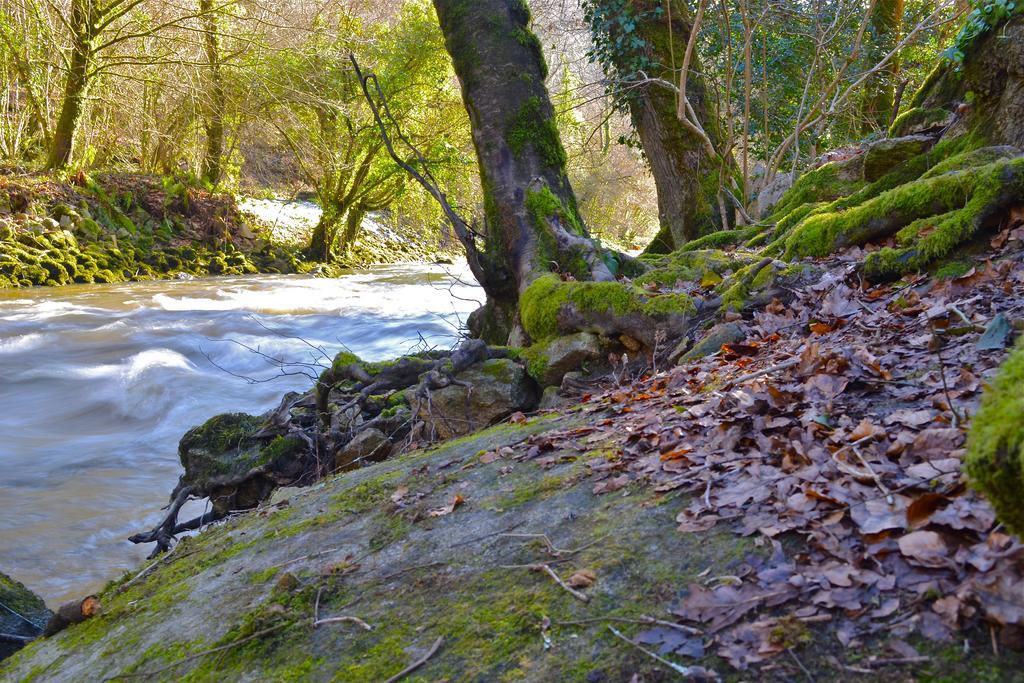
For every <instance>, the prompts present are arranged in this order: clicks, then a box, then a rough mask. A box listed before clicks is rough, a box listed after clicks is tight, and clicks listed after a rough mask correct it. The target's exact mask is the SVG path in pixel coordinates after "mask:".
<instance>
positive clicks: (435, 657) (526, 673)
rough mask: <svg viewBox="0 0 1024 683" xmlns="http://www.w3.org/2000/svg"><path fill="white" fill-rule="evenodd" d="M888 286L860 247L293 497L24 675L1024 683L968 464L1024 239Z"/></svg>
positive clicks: (1021, 310) (988, 517) (246, 521)
mask: <svg viewBox="0 0 1024 683" xmlns="http://www.w3.org/2000/svg"><path fill="white" fill-rule="evenodd" d="M987 248H988V250H989V252H990V253H989V256H990V258H989V259H988V260H981V261H979V262H977V263H976V264H974V265H973V266H971V267H966V268H960V269H957V272H956V273H955V274H954V273H951V274H950V276H948V277H938V276H923V275H922V276H915V277H911V278H908V279H906V280H903V281H901V282H900V283H897V284H887V285H880V286H873V285H870V284H867V283H865V282H864V281H862V280H861V279H860V277H859V276H858V274H857V268H856V266H857V263H858V262H859V259H860V258H861V255H860V254H859V253H858V251H859V250H858V249H853V250H848V251H847V252H846V253H845V254H844V255H842V256H838V257H833V258H830V259H827V260H818V261H816V265H818V266H819V267H820V272H821V276H820V278H818V279H817V280H816V282H814V283H813V284H810V285H808V286H806V287H803V288H800V289H798V290H794V291H793V292H792V294H793V298H792V300H791V301H789V302H788V303H786V304H785V305H783V304H782V303H781V302H778V301H775V302H771V303H769V304H768V305H767V306H765V307H764V308H763V309H762V310H757V311H754V312H753V313H752V315H751V316H749V317H748V318H747V319H746V320H745V325H746V330H747V338H746V339H745V340H744V341H742V342H740V343H733V344H726V345H724V346H722V348H721V349H720V350H719V351H718V352H717V353H715V354H713V355H711V356H709V357H706V358H704V359H701V360H698V361H693V362H684V363H682V364H680V365H678V366H674V367H669V368H657V367H654V368H652V367H647V368H642V369H635V370H634V369H633V368H636V367H637V365H636V364H632V365H629V366H626V367H622V366H620V367H619V369H618V370H617V371H616V372H613V373H612V374H611V375H609V376H606V377H603V378H602V379H601V380H600V381H597V382H595V383H594V384H593V385H592V386H591V388H590V389H588V390H586V391H584V392H576V393H572V392H569V393H566V392H563V396H562V397H561V402H560V404H559V405H558V406H556V407H554V408H552V409H549V410H547V411H543V412H541V413H539V414H536V415H533V416H525V415H522V414H516V415H513V416H512V417H511V418H509V419H508V420H507V421H505V422H504V423H502V424H499V425H497V426H494V427H491V428H489V429H487V430H484V431H482V432H477V433H474V434H471V435H469V436H466V437H463V438H461V439H458V440H454V441H449V442H446V443H442V444H440V445H439V446H436V447H434V448H431V449H427V450H422V451H415V452H412V453H409V454H406V455H402V456H398V457H395V458H392V459H389V460H386V461H384V462H382V463H378V464H375V465H372V466H369V467H365V468H362V469H359V470H356V471H353V472H349V473H346V474H340V475H337V476H334V477H331V478H328V479H325V480H323V481H321V482H319V483H317V484H315V485H314V486H311V487H308V488H305V489H282V490H279V491H278V492H277V493H276V494H275V496H274V497H273V498H272V499H271V501H269V503H268V504H266V505H264V506H263V507H261V508H260V509H259V510H258V511H256V512H254V513H248V514H242V515H236V516H233V517H231V518H230V519H229V520H228V521H226V522H224V523H220V524H217V525H215V526H214V527H212V528H211V529H209V530H207V531H205V532H204V533H202V534H200V535H198V536H194V537H190V538H186V539H184V540H183V541H182V542H181V543H180V544H178V545H177V546H176V547H175V549H174V550H173V551H172V552H171V553H169V554H166V555H164V556H163V557H162V558H161V559H159V560H157V561H155V562H154V563H152V564H150V565H148V566H147V567H145V568H140V571H138V572H135V573H132V574H129V575H126V576H125V577H124V578H123V579H121V580H119V581H117V582H114V583H112V584H111V585H110V586H108V588H107V589H106V590H105V591H104V592H103V593H102V594H101V595H100V596H99V597H100V601H101V603H102V604H103V613H102V614H101V615H100V616H99V617H95V618H93V619H91V620H89V621H87V622H84V623H82V624H79V625H77V626H73V627H71V628H69V629H68V630H66V631H64V632H62V633H60V634H58V635H57V636H55V637H53V638H50V639H46V640H42V641H37V642H36V643H33V644H31V645H30V646H28V647H27V648H25V649H24V650H23V651H21V652H20V653H19V654H18V655H16V656H15V657H13V658H12V659H10V660H7V661H5V662H4V663H3V664H2V665H0V678H4V680H7V679H10V680H86V679H88V680H101V679H102V680H132V679H134V678H143V679H146V680H254V679H262V680H303V681H305V680H311V681H318V680H341V681H381V680H397V678H391V677H394V676H397V675H399V674H400V673H401V672H403V670H404V669H405V668H406V666H407V665H413V664H417V663H419V667H418V668H416V669H415V670H414V671H412V672H410V673H407V674H404V677H403V678H402V680H406V681H438V680H450V681H455V680H480V681H498V680H537V681H540V680H567V681H588V683H598V682H600V681H625V680H636V681H661V680H676V679H680V678H689V679H697V680H700V679H714V678H716V677H720V678H723V679H725V680H736V681H740V680H754V679H756V680H780V681H790V680H793V681H796V680H807V681H814V680H830V681H831V680H864V679H866V678H868V677H874V678H875V679H877V680H892V681H903V680H923V681H1013V680H1024V655H1022V654H1021V651H1020V648H1021V646H1022V644H1024V638H1022V630H1021V628H1020V624H1021V623H1022V622H1024V576H1022V573H1024V546H1022V545H1021V544H1020V542H1019V541H1017V540H1015V539H1013V538H1012V537H1011V536H1010V535H1008V534H1007V533H1005V532H1004V531H1003V530H1002V528H1001V527H1000V526H999V525H997V524H996V522H995V517H994V514H993V511H992V509H991V507H990V506H989V505H988V503H987V502H985V501H984V500H983V499H981V498H980V497H979V496H978V495H977V494H975V493H974V492H973V491H971V490H970V489H968V488H967V487H966V485H965V481H964V478H963V475H962V473H961V469H960V464H961V458H962V456H963V454H964V448H963V444H964V439H965V435H966V430H967V429H968V428H969V427H970V423H971V416H972V415H973V414H974V412H975V410H976V407H977V405H978V401H979V398H980V395H981V392H982V390H983V388H984V385H985V381H986V379H987V378H989V377H990V376H991V375H992V373H993V372H994V370H995V368H997V367H998V365H999V364H1000V363H1001V362H1002V361H1003V360H1004V359H1005V357H1006V354H1007V350H1008V348H1009V347H1010V345H1011V344H1012V338H1013V337H1014V336H1015V334H1016V330H1017V329H1019V328H1020V327H1021V320H1022V319H1024V233H1022V231H1021V230H1019V229H1017V230H1010V229H1007V230H1005V231H1003V232H1002V233H1000V234H998V235H996V236H995V237H994V238H993V239H992V241H991V243H990V244H988V245H987Z"/></svg>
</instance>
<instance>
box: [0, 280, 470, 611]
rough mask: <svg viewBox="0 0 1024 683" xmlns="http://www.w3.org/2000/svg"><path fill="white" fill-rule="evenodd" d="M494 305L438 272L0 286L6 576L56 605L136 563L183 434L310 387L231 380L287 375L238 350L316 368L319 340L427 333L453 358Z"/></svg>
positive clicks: (369, 341) (367, 350) (375, 346)
mask: <svg viewBox="0 0 1024 683" xmlns="http://www.w3.org/2000/svg"><path fill="white" fill-rule="evenodd" d="M447 270H451V269H450V268H449V269H447ZM455 275H456V276H457V277H458V278H461V279H464V280H466V281H471V278H470V276H469V274H468V273H467V272H465V271H464V270H461V269H458V272H457V273H455ZM480 299H482V294H481V293H480V291H479V290H478V289H477V288H476V287H472V286H469V285H464V284H460V283H459V282H457V281H456V279H455V278H453V276H452V274H450V273H448V272H446V270H445V269H442V268H436V267H428V266H394V267H382V268H376V269H373V270H371V271H360V272H356V273H353V274H351V275H348V276H345V277H342V278H340V279H337V280H325V279H313V278H305V277H293V276H278V277H250V278H217V279H205V280H195V281H190V282H154V283H134V284H124V285H88V286H81V287H66V288H60V289H37V290H28V291H24V290H23V291H6V292H4V291H0V571H3V572H5V573H7V574H9V575H11V576H13V577H14V578H16V579H18V580H21V581H23V582H25V583H26V585H28V586H29V587H30V588H32V589H33V590H35V591H36V592H38V593H39V594H40V595H42V596H43V597H44V598H45V599H46V600H47V601H48V602H50V603H51V604H53V603H57V602H59V601H60V600H62V599H65V598H68V597H70V596H76V595H82V594H83V593H85V592H87V591H89V590H91V589H95V588H98V587H99V586H101V585H102V584H103V583H104V582H105V581H106V580H108V579H111V578H114V577H116V576H117V575H118V574H119V573H120V572H121V571H122V570H124V569H128V568H131V567H134V566H135V565H136V563H137V562H138V560H139V559H140V558H141V557H143V556H144V554H145V549H142V548H138V547H135V546H133V545H132V544H130V543H129V542H128V541H127V540H126V538H127V537H128V536H129V535H131V534H132V533H134V532H136V531H139V530H143V529H146V528H149V527H151V526H152V525H153V524H154V523H155V522H156V521H157V520H158V519H159V517H160V507H161V506H162V505H164V504H165V503H166V497H167V495H168V493H169V492H170V490H171V488H173V486H174V484H175V482H176V481H177V478H178V475H179V474H180V466H179V463H178V459H177V451H176V447H177V442H178V439H179V438H180V437H181V436H182V434H184V432H185V431H186V430H188V428H189V427H192V426H194V425H197V424H200V423H202V422H203V421H205V420H206V419H207V418H209V417H211V416H212V415H214V414H216V413H221V412H235V411H241V412H250V413H260V412H263V411H265V410H267V409H269V408H271V407H273V406H275V405H276V403H277V401H278V400H279V399H280V397H281V395H282V394H283V393H285V392H286V391H290V390H305V389H307V388H309V386H310V385H311V381H310V380H309V379H307V378H306V377H303V376H292V377H283V378H279V379H277V380H274V381H272V382H267V383H259V384H249V383H247V382H246V381H245V380H243V379H240V378H238V377H235V376H232V374H229V372H225V371H224V370H227V371H230V373H234V374H236V375H242V376H247V377H254V378H268V377H272V376H274V375H275V374H277V371H276V369H275V368H273V367H271V366H270V365H269V364H268V363H267V361H266V360H265V359H264V358H262V357H261V356H259V355H257V354H255V353H252V352H251V351H248V350H246V349H245V348H243V347H242V346H240V345H239V343H240V344H244V345H246V346H248V347H251V348H254V349H255V348H258V349H259V350H260V351H261V352H262V353H264V354H267V355H270V356H274V357H279V358H287V359H290V360H298V361H304V362H309V361H312V360H315V359H316V356H317V355H318V354H316V353H315V352H313V351H312V350H311V349H310V347H309V346H308V345H307V343H306V342H309V343H311V344H313V345H315V346H320V347H322V348H323V349H325V350H326V352H327V354H328V355H329V356H333V355H334V353H336V352H337V351H339V350H341V349H342V348H348V349H350V350H352V351H353V352H355V353H357V354H359V355H360V356H361V357H363V358H366V359H370V360H375V359H383V358H388V357H393V356H396V355H400V354H401V353H403V352H406V351H408V350H410V349H412V348H413V347H415V346H417V344H422V343H423V341H422V340H421V335H422V339H423V340H426V343H428V344H431V345H436V346H438V347H442V348H447V347H449V346H451V345H452V344H453V343H454V342H455V339H456V334H457V329H458V326H459V324H460V321H461V320H465V317H466V316H467V315H468V314H469V312H470V311H472V310H473V309H474V308H475V307H476V306H477V302H478V301H479V300H480ZM235 342H238V343H235ZM321 360H323V359H322V358H321ZM217 366H220V367H221V368H224V370H220V369H218V368H217Z"/></svg>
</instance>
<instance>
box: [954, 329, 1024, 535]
mask: <svg viewBox="0 0 1024 683" xmlns="http://www.w3.org/2000/svg"><path fill="white" fill-rule="evenodd" d="M1022 386H1024V344H1020V343H1019V344H1018V345H1017V347H1016V348H1015V349H1014V350H1013V351H1012V352H1011V354H1010V356H1009V358H1008V359H1007V360H1006V362H1005V363H1004V364H1003V366H1002V367H1001V368H1000V369H999V373H998V374H997V375H996V377H995V379H994V380H993V381H992V383H991V385H990V386H989V388H988V390H987V391H986V392H985V395H984V396H983V398H982V401H981V407H980V409H979V410H978V413H977V415H975V416H974V420H973V421H972V423H971V429H970V432H969V434H968V438H967V456H966V457H965V459H964V467H965V469H966V471H967V476H968V479H969V481H970V483H971V486H973V487H974V488H976V489H978V490H979V491H981V492H982V493H983V494H985V497H986V498H988V500H989V502H991V503H992V507H994V508H995V510H996V514H997V515H998V517H999V521H1001V522H1002V523H1003V524H1004V525H1005V526H1006V528H1007V529H1009V530H1010V531H1011V532H1013V533H1015V534H1017V535H1018V536H1024V428H1022V425H1024V393H1022V392H1021V387H1022Z"/></svg>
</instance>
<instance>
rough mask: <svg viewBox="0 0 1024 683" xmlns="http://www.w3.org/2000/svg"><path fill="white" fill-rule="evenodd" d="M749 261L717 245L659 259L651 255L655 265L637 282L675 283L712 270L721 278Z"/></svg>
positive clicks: (697, 278)
mask: <svg viewBox="0 0 1024 683" xmlns="http://www.w3.org/2000/svg"><path fill="white" fill-rule="evenodd" d="M749 262H750V259H749V257H747V256H744V255H741V254H735V253H727V252H724V251H718V250H714V249H708V250H702V251H691V250H680V251H676V252H673V253H672V254H669V255H668V256H663V257H660V258H657V259H651V260H650V263H651V265H652V268H651V269H650V270H649V271H647V272H646V273H644V274H643V275H641V276H640V277H638V278H636V280H635V282H636V284H638V285H648V284H657V285H660V286H662V287H673V286H675V284H676V283H677V282H701V281H702V280H704V279H705V277H706V276H708V275H709V274H711V275H712V279H714V280H719V279H721V277H723V276H725V275H726V274H727V273H729V272H730V271H734V270H736V269H738V268H740V267H742V266H744V265H746V264H747V263H749Z"/></svg>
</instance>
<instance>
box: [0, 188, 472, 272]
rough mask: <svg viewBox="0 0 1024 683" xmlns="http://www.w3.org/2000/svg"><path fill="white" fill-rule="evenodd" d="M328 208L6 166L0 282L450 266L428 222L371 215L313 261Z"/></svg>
mask: <svg viewBox="0 0 1024 683" xmlns="http://www.w3.org/2000/svg"><path fill="white" fill-rule="evenodd" d="M318 218H319V207H317V206H316V205H314V204H310V203H307V202H298V203H297V202H289V201H285V200H256V199H248V200H243V201H242V202H239V201H237V200H236V198H235V197H234V196H232V195H230V194H226V193H219V194H214V193H210V192H208V191H206V190H203V189H201V188H196V187H192V186H189V185H187V184H185V183H183V182H180V181H176V180H174V179H172V178H166V177H165V178H160V177H156V176H148V175H143V174H127V173H103V174H96V175H94V176H88V175H85V174H84V173H79V174H75V175H73V176H71V177H70V178H67V179H64V178H57V177H54V176H51V175H46V174H39V173H26V172H17V171H13V170H8V171H6V172H3V173H0V288H19V287H28V286H40V285H45V286H61V285H69V284H91V283H112V282H132V281H145V280H154V279H168V278H187V277H202V276H207V275H252V274H257V273H264V274H291V273H315V274H317V275H321V276H333V275H336V274H339V273H341V272H343V270H344V269H345V268H355V267H366V266H370V265H376V264H388V263H400V262H433V261H437V260H444V261H450V260H451V259H452V258H453V255H454V245H453V244H450V243H448V242H446V241H445V240H443V239H441V238H439V237H437V236H435V235H433V234H432V233H431V232H430V231H427V230H422V229H420V228H419V227H418V226H409V225H405V224H404V223H402V222H401V221H392V224H391V225H389V226H384V225H381V224H380V221H375V220H372V219H370V220H367V221H366V222H365V231H364V233H363V234H362V235H361V236H360V238H359V239H357V241H356V243H355V244H354V245H352V246H351V247H350V248H349V249H348V250H346V252H345V253H344V254H342V255H341V256H340V257H339V258H338V260H337V261H335V262H333V263H330V264H322V263H317V262H315V261H311V260H309V259H308V258H307V257H306V256H305V254H304V246H305V243H306V240H307V238H308V232H309V231H310V230H311V229H312V225H310V224H309V223H310V222H312V223H313V224H315V222H316V220H317V219H318Z"/></svg>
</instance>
